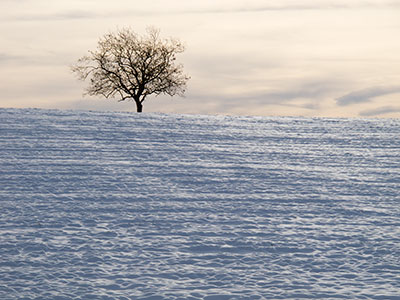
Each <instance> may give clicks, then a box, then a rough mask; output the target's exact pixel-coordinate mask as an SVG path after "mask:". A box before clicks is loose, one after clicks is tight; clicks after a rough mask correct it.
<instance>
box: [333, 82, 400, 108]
mask: <svg viewBox="0 0 400 300" xmlns="http://www.w3.org/2000/svg"><path fill="white" fill-rule="evenodd" d="M395 93H400V86H389V87H372V88H368V89H363V90H359V91H355V92H351V93H349V94H346V95H344V96H342V97H339V98H336V103H337V104H338V105H340V106H346V105H351V104H359V103H367V102H371V101H372V100H373V98H376V97H379V96H384V95H389V94H395Z"/></svg>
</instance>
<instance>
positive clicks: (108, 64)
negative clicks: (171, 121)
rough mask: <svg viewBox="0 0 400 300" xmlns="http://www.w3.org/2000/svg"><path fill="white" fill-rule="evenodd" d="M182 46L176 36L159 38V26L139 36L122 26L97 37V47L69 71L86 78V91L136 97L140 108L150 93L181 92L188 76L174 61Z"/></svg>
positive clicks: (94, 93) (137, 105) (121, 99)
mask: <svg viewBox="0 0 400 300" xmlns="http://www.w3.org/2000/svg"><path fill="white" fill-rule="evenodd" d="M184 50H185V48H184V45H183V44H182V43H181V42H180V41H179V40H177V39H173V38H169V39H162V38H161V37H160V31H159V30H158V29H155V28H148V29H147V35H143V36H141V35H139V34H137V33H135V32H133V31H132V30H130V29H128V28H124V29H121V30H119V31H117V32H115V33H108V34H106V35H104V36H103V37H102V38H100V40H99V42H98V45H97V49H96V50H95V51H89V55H86V56H83V57H82V58H80V59H79V60H78V61H77V63H76V64H75V65H73V66H72V71H73V72H74V73H76V74H77V75H78V78H79V79H81V80H89V86H88V87H87V89H86V93H87V94H88V95H92V96H94V95H101V96H104V97H105V98H115V97H118V98H120V99H119V101H125V100H131V101H135V103H136V107H137V111H138V112H141V111H142V109H143V102H144V101H145V99H146V98H147V96H149V95H152V94H154V95H156V96H157V95H160V94H166V95H169V96H174V95H179V96H183V95H184V93H185V89H186V83H187V81H188V80H189V77H188V76H187V75H185V74H184V73H183V65H181V64H178V63H176V55H177V54H179V53H182V52H183V51H184Z"/></svg>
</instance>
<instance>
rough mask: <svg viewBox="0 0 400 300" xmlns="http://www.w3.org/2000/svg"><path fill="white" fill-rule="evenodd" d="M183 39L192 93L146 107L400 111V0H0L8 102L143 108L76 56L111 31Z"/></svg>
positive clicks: (301, 112)
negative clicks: (94, 91) (106, 89)
mask: <svg viewBox="0 0 400 300" xmlns="http://www.w3.org/2000/svg"><path fill="white" fill-rule="evenodd" d="M149 26H153V27H156V28H159V29H160V30H161V35H162V36H163V37H166V38H168V37H174V38H178V39H179V40H181V41H182V42H184V44H185V45H186V50H185V52H184V53H183V54H180V55H179V56H178V61H179V62H180V63H182V64H183V65H184V69H185V73H186V74H188V75H189V76H190V77H191V79H190V81H189V82H188V87H187V92H186V96H185V97H184V98H181V97H173V98H171V97H169V96H158V97H149V98H148V99H146V102H145V103H144V111H147V112H163V113H189V114H227V115H261V116H305V117H368V118H375V117H385V118H399V117H400V38H399V37H400V0H346V1H345V0H270V1H260V0H246V1H244V0H243V1H242V0H229V1H228V0H202V1H198V0H196V1H195V0H180V1H178V0H169V1H165V0H148V1H137V0H114V1H106V0H57V1H54V0H1V2H0V70H1V72H0V107H16V108H24V107H36V108H55V109H83V110H111V111H135V104H134V102H118V101H117V100H116V99H115V100H114V99H104V98H101V97H90V96H83V93H84V88H85V86H87V84H85V82H81V81H78V80H77V78H76V76H75V75H74V74H73V73H72V72H71V70H70V66H71V65H72V64H74V63H75V62H76V60H77V59H79V58H80V57H82V56H83V55H86V54H87V53H88V50H94V49H95V48H96V46H97V41H98V39H99V38H100V37H101V36H103V35H104V34H106V33H109V32H114V31H116V30H118V29H120V28H124V27H129V28H131V29H132V30H134V31H135V32H137V33H139V34H143V33H145V30H146V28H147V27H149Z"/></svg>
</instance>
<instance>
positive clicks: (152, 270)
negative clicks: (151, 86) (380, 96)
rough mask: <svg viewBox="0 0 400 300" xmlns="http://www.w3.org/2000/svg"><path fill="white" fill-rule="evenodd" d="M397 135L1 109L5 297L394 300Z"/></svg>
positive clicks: (313, 122)
mask: <svg viewBox="0 0 400 300" xmlns="http://www.w3.org/2000/svg"><path fill="white" fill-rule="evenodd" d="M399 137H400V120H396V119H321V118H313V119H311V118H288V117H286V118H265V117H228V116H197V115H165V114H152V113H143V114H130V113H115V112H83V111H80V112H76V111H60V110H39V109H0V187H1V189H0V299H5V300H6V299H85V300H86V299H121V300H122V299H204V300H211V299H400V226H399V225H400V205H399V204H400V138H399Z"/></svg>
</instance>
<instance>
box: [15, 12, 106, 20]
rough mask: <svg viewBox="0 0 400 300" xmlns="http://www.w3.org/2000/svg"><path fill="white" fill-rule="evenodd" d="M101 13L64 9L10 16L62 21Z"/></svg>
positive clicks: (88, 17) (96, 15)
mask: <svg viewBox="0 0 400 300" xmlns="http://www.w3.org/2000/svg"><path fill="white" fill-rule="evenodd" d="M100 17H101V15H98V14H95V13H92V12H89V11H78V10H76V11H66V12H58V13H48V14H25V15H20V16H14V17H10V18H9V20H12V21H63V20H79V19H93V18H100Z"/></svg>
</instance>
